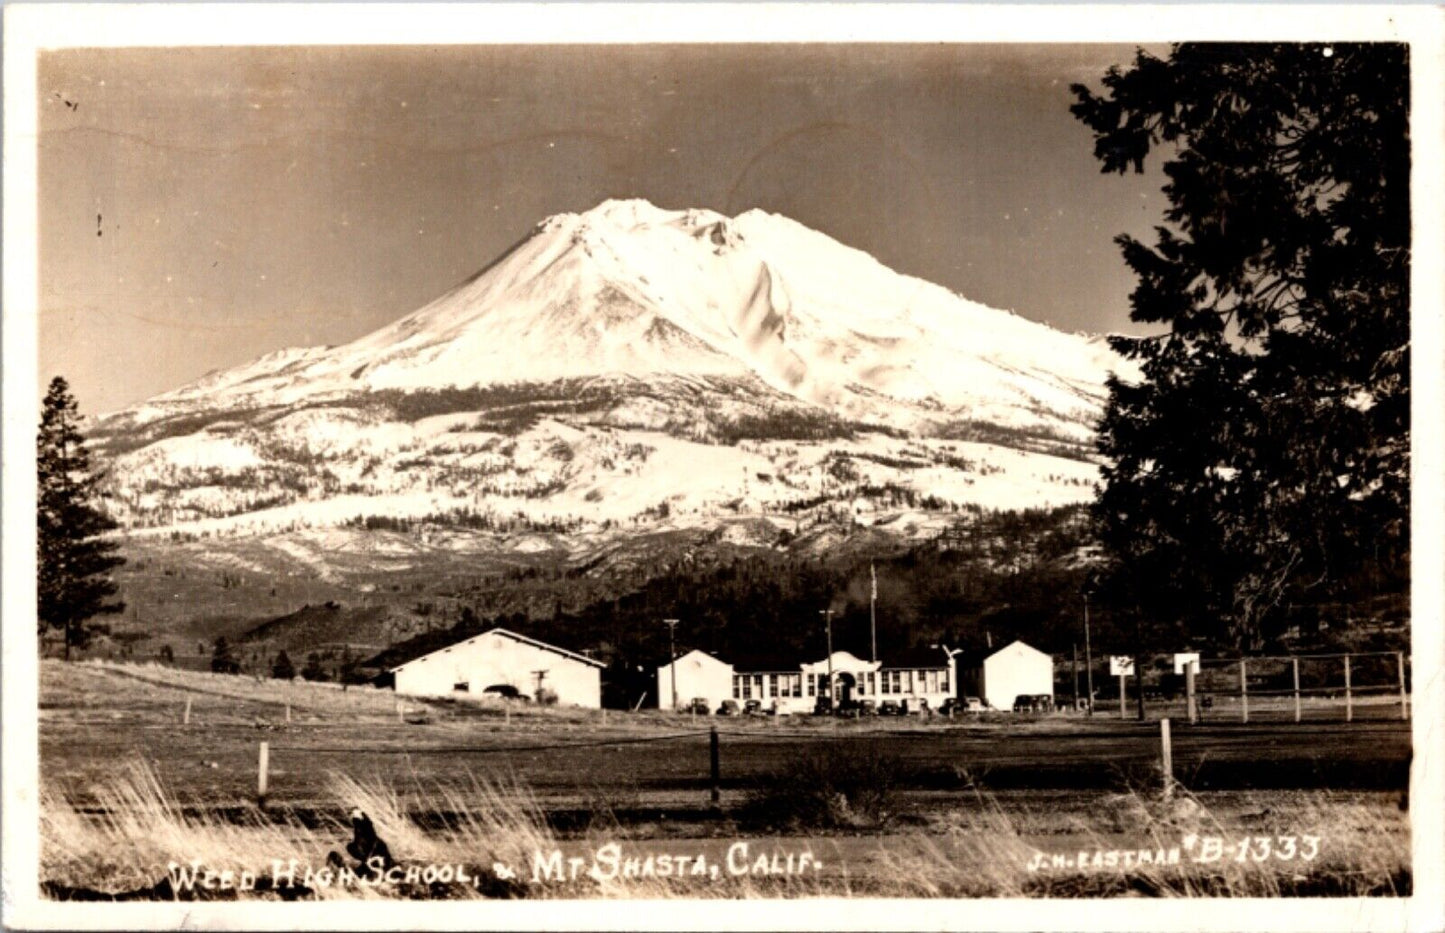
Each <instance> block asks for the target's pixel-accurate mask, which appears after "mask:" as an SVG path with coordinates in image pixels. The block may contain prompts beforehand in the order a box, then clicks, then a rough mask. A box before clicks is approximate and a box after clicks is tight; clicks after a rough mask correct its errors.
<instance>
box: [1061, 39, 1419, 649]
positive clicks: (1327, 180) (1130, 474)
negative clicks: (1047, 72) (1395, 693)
mask: <svg viewBox="0 0 1445 933" xmlns="http://www.w3.org/2000/svg"><path fill="white" fill-rule="evenodd" d="M1407 51H1408V50H1407V48H1406V47H1405V46H1403V45H1398V44H1388V43H1369V44H1335V45H1332V46H1324V45H1306V44H1289V45H1264V44H1249V45H1224V44H1200V45H1194V44H1184V45H1177V46H1175V47H1174V48H1173V49H1172V51H1171V54H1170V55H1169V56H1168V57H1167V58H1163V59H1160V58H1155V57H1154V56H1152V55H1149V54H1148V53H1145V52H1143V51H1141V52H1139V53H1138V54H1137V56H1136V59H1135V61H1134V64H1133V66H1132V67H1131V68H1130V69H1128V70H1126V71H1121V70H1119V69H1111V70H1110V71H1109V73H1108V74H1107V75H1105V76H1104V79H1103V85H1104V88H1105V93H1104V94H1103V95H1102V96H1096V95H1094V94H1093V93H1092V92H1091V91H1090V90H1089V89H1088V88H1086V87H1083V86H1080V85H1076V86H1075V87H1074V89H1073V90H1074V92H1075V96H1076V97H1077V103H1076V104H1075V105H1074V107H1073V108H1072V112H1073V113H1074V115H1075V116H1076V117H1078V118H1079V119H1080V120H1082V121H1083V122H1084V123H1085V124H1087V125H1088V126H1089V127H1090V128H1091V129H1092V130H1093V132H1094V137H1095V150H1094V151H1095V155H1096V157H1097V158H1098V159H1099V160H1100V161H1101V162H1102V165H1103V170H1104V171H1105V172H1119V173H1123V172H1125V171H1127V170H1128V169H1129V168H1130V167H1132V168H1133V169H1134V170H1135V171H1141V170H1142V169H1143V165H1144V161H1145V159H1146V158H1147V157H1148V156H1149V154H1150V152H1151V150H1153V149H1154V148H1155V147H1158V146H1161V145H1165V146H1167V147H1168V151H1170V152H1172V153H1173V158H1172V160H1170V161H1167V162H1166V163H1165V165H1164V172H1165V175H1166V176H1167V177H1168V180H1169V181H1168V184H1167V185H1166V187H1165V189H1164V192H1165V194H1166V196H1167V197H1168V199H1169V205H1170V206H1169V208H1168V210H1167V211H1166V212H1165V215H1164V220H1165V223H1164V224H1162V225H1161V226H1159V227H1158V228H1156V241H1155V243H1154V245H1153V246H1148V245H1146V244H1144V243H1142V242H1140V241H1138V240H1135V239H1133V238H1131V237H1127V236H1122V237H1120V238H1119V239H1118V242H1119V244H1120V245H1121V247H1122V250H1123V254H1124V258H1125V261H1126V262H1127V263H1128V265H1129V266H1130V268H1131V269H1133V271H1134V272H1135V273H1136V275H1137V276H1138V285H1137V287H1136V288H1135V290H1134V292H1133V295H1132V296H1131V315H1130V316H1131V318H1132V319H1133V320H1134V321H1136V322H1140V323H1145V324H1152V325H1158V326H1159V327H1160V332H1159V333H1157V334H1156V335H1154V336H1148V337H1133V338H1124V337H1119V338H1114V339H1113V340H1112V341H1111V342H1112V343H1113V346H1114V347H1115V349H1116V350H1119V351H1120V352H1122V353H1123V354H1124V355H1125V356H1127V357H1129V358H1130V359H1132V360H1134V361H1135V362H1136V363H1137V364H1138V366H1139V368H1140V370H1141V372H1142V379H1141V380H1139V381H1138V382H1136V383H1131V382H1126V381H1121V380H1117V379H1116V380H1113V381H1112V382H1111V384H1110V397H1109V402H1108V407H1107V411H1106V414H1105V417H1104V419H1103V422H1102V424H1101V426H1100V432H1099V449H1100V452H1101V453H1102V454H1103V455H1104V457H1105V458H1106V463H1107V466H1106V467H1105V468H1104V471H1103V478H1104V484H1103V489H1102V492H1101V495H1100V498H1099V501H1098V504H1097V508H1096V510H1095V514H1096V518H1097V521H1098V527H1099V533H1100V536H1101V539H1102V541H1103V543H1104V545H1105V547H1106V549H1107V551H1108V553H1109V556H1110V558H1111V566H1110V573H1109V574H1108V579H1107V583H1106V587H1105V589H1106V592H1107V593H1108V594H1110V595H1111V596H1112V598H1113V599H1114V600H1115V601H1116V602H1120V603H1124V604H1128V605H1130V606H1132V607H1135V608H1136V609H1137V610H1138V611H1139V612H1140V613H1141V614H1143V615H1145V616H1147V617H1148V618H1150V619H1152V620H1157V621H1166V622H1167V621H1175V622H1180V623H1182V624H1184V625H1186V626H1187V627H1188V628H1190V629H1192V630H1193V631H1195V632H1198V633H1201V634H1206V635H1209V636H1212V637H1214V638H1216V639H1218V640H1219V641H1224V642H1233V643H1234V644H1235V645H1237V646H1239V647H1241V648H1258V647H1260V646H1261V645H1262V644H1263V642H1264V640H1265V639H1267V638H1268V637H1269V636H1270V634H1271V633H1272V632H1273V631H1275V630H1276V629H1277V628H1278V627H1279V626H1280V624H1281V621H1282V618H1283V614H1284V611H1285V609H1286V607H1287V606H1288V605H1289V604H1292V603H1293V604H1300V603H1308V602H1309V601H1311V600H1313V601H1315V602H1317V603H1323V602H1326V601H1330V600H1342V599H1350V598H1352V596H1354V595H1356V594H1359V593H1361V592H1365V593H1368V592H1369V591H1370V590H1371V588H1373V587H1376V586H1377V585H1384V586H1386V587H1388V586H1403V585H1405V584H1404V581H1406V580H1407V579H1408V578H1407V573H1408V547H1409V542H1408V531H1409V511H1408V509H1409V501H1408V499H1409V447H1410V441H1409V408H1410V397H1409V340H1410V334H1409V323H1410V322H1409V272H1410V269H1409V267H1410V253H1409V246H1410V240H1409V236H1410V230H1409V220H1410V216H1409V203H1410V198H1409V183H1410V148H1409V131H1408V112H1409V101H1408V91H1409V69H1408V56H1407Z"/></svg>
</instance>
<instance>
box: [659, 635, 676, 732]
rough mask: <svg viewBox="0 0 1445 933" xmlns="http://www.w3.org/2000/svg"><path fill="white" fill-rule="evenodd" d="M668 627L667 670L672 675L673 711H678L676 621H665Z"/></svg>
mask: <svg viewBox="0 0 1445 933" xmlns="http://www.w3.org/2000/svg"><path fill="white" fill-rule="evenodd" d="M662 622H663V624H664V625H666V626H667V657H668V661H667V670H668V673H670V674H671V675H672V709H673V712H676V711H677V641H676V639H675V638H674V637H673V636H674V634H675V633H676V632H677V620H676V619H663V620H662Z"/></svg>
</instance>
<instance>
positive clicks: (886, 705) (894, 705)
mask: <svg viewBox="0 0 1445 933" xmlns="http://www.w3.org/2000/svg"><path fill="white" fill-rule="evenodd" d="M878 715H879V716H902V715H905V714H904V711H903V707H901V706H899V705H898V701H897V700H884V701H883V702H882V703H879V704H878Z"/></svg>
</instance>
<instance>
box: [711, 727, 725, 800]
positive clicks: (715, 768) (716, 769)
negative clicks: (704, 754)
mask: <svg viewBox="0 0 1445 933" xmlns="http://www.w3.org/2000/svg"><path fill="white" fill-rule="evenodd" d="M708 746H709V748H708V751H709V753H710V755H709V757H710V758H711V761H710V765H711V768H710V772H711V774H710V776H711V778H712V791H711V794H710V796H711V798H712V805H713V806H714V807H716V806H717V805H718V803H719V802H720V801H721V799H722V793H721V791H720V790H719V788H718V783H719V781H721V779H722V767H721V762H720V760H719V756H718V745H717V726H713V727H712V729H711V731H710V732H709V733H708Z"/></svg>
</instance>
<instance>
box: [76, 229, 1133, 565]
mask: <svg viewBox="0 0 1445 933" xmlns="http://www.w3.org/2000/svg"><path fill="white" fill-rule="evenodd" d="M1117 363H1118V361H1117V360H1116V359H1115V358H1114V357H1113V355H1112V352H1111V351H1110V350H1108V349H1107V347H1106V346H1105V345H1104V344H1103V342H1102V341H1100V340H1097V339H1091V338H1086V337H1082V336H1077V335H1072V334H1064V333H1061V332H1058V331H1054V330H1052V329H1050V328H1048V327H1046V326H1044V325H1041V324H1037V323H1034V322H1032V321H1028V320H1026V319H1024V318H1021V317H1018V316H1016V315H1013V314H1010V313H1008V312H1004V311H998V310H994V309H991V308H986V307H984V306H981V305H978V304H975V303H973V302H969V301H967V300H965V299H963V298H960V297H958V296H955V295H952V294H950V293H949V292H947V291H946V290H944V289H942V288H939V287H937V286H934V285H930V284H928V283H926V282H922V281H920V280H917V279H911V278H908V277H906V276H902V275H899V274H897V273H895V272H893V271H891V270H889V269H887V268H885V267H883V266H882V265H880V264H879V263H877V262H876V261H875V260H873V259H872V258H871V257H869V256H867V255H866V254H863V253H860V252H858V251H856V250H852V249H849V248H848V247H846V246H843V245H842V244H839V243H836V242H835V241H833V240H831V239H829V238H828V237H826V236H824V235H822V234H820V233H817V232H815V231H811V230H809V229H807V228H806V227H803V226H802V225H800V224H797V223H795V222H793V221H790V220H787V219H786V218H782V217H777V216H774V215H769V214H765V213H762V212H758V211H752V212H748V213H745V214H743V215H740V216H738V217H736V218H727V217H723V216H721V215H718V214H715V213H713V212H710V211H697V210H692V211H666V210H662V209H660V208H656V207H654V206H652V205H650V204H648V203H646V202H641V201H622V202H606V203H604V204H602V205H600V206H599V207H598V208H596V209H595V210H593V211H589V212H587V213H585V214H567V215H559V216H557V217H552V218H549V219H548V220H546V221H544V222H543V223H542V224H540V225H539V226H538V228H537V229H536V230H535V231H534V233H533V234H532V235H531V236H530V237H528V238H527V239H525V240H524V241H523V242H522V243H521V244H519V245H518V246H517V247H516V248H514V249H513V250H512V251H511V252H510V253H508V254H507V255H505V256H503V257H501V258H500V259H499V260H497V261H496V262H494V263H492V264H491V265H489V266H487V267H486V268H484V270H483V271H482V272H480V273H478V274H477V275H476V276H474V277H473V278H472V279H470V280H468V281H467V282H464V283H462V284H461V285H459V286H457V287H456V288H454V289H452V290H451V291H449V292H448V293H446V294H445V295H443V296H441V297H440V298H438V299H437V300H436V301H434V302H432V303H430V304H429V305H427V306H426V307H424V308H421V309H420V310H418V311H416V312H414V313H412V314H409V315H407V316H405V317H403V318H401V319H399V320H398V321H396V322H395V323H393V324H391V325H388V326H386V327H383V328H381V329H380V330H378V331H376V332H374V333H372V334H369V335H367V336H365V337H362V338H360V339H359V340H356V341H354V342H352V343H350V344H346V345H344V346H340V347H320V348H310V349H288V350H281V351H277V352H275V353H272V354H270V355H268V356H265V357H262V358H261V359H258V360H256V361H253V362H252V363H249V364H246V365H243V366H240V367H237V368H236V369H233V370H229V371H225V372H219V373H213V374H211V375H209V376H207V377H205V378H203V379H201V380H199V381H197V382H196V383H193V384H191V385H189V386H185V387H182V388H180V389H177V390H175V391H173V392H169V393H166V394H165V395H162V396H159V397H157V398H154V399H152V400H150V401H148V402H146V403H144V404H142V405H139V406H136V407H134V408H132V409H129V410H127V411H123V412H119V413H116V414H113V415H110V416H107V417H105V418H102V419H100V420H99V421H98V422H97V423H96V424H95V425H94V426H93V430H92V431H91V434H90V436H91V438H92V440H93V443H94V445H95V448H96V451H97V454H98V455H99V456H100V457H101V458H102V459H103V460H104V461H105V463H106V465H107V467H108V468H109V471H110V473H109V475H110V477H111V481H110V486H109V489H108V492H109V494H110V506H111V509H112V511H113V513H114V514H115V515H116V517H117V518H118V519H119V520H120V521H121V522H122V524H123V525H124V526H125V527H126V528H127V529H128V530H129V531H130V532H131V533H132V534H133V535H135V536H138V537H154V536H157V535H161V536H166V537H170V538H181V539H186V538H192V537H215V536H220V537H236V536H243V537H244V536H267V537H269V536H277V535H283V534H286V533H288V532H295V531H302V530H305V529H322V528H336V527H340V526H345V525H348V524H355V525H357V526H359V527H367V528H374V527H380V526H381V525H384V523H385V522H388V521H416V520H427V521H429V522H431V523H432V524H434V525H439V526H450V527H456V528H467V529H472V530H478V531H484V532H488V533H494V534H495V535H496V536H497V537H498V539H499V540H497V541H496V542H494V543H495V546H497V547H499V548H507V547H513V548H522V549H525V548H527V547H532V546H541V545H539V544H537V543H536V542H535V541H532V540H531V538H532V537H534V536H548V535H554V536H555V535H568V536H570V535H574V534H576V533H579V532H603V533H605V532H610V531H611V532H615V531H626V532H633V531H636V530H639V529H668V528H709V529H711V528H716V527H718V526H720V525H721V524H724V523H725V522H727V521H729V520H731V519H736V518H742V519H754V518H756V519H762V520H765V521H771V522H774V523H775V524H776V525H777V527H778V528H779V529H786V530H787V531H788V532H789V533H791V534H799V533H802V528H801V527H800V526H811V525H836V524H838V523H840V522H842V523H845V524H856V523H862V524H886V523H889V522H897V520H898V519H899V518H900V517H901V516H906V515H908V514H910V513H920V514H921V513H931V514H940V513H951V512H954V511H956V510H957V509H958V508H960V507H963V506H966V505H980V506H985V507H989V508H1011V507H1018V508H1022V507H1035V506H1047V505H1059V504H1064V503H1068V502H1078V501H1082V500H1084V499H1086V498H1087V497H1088V496H1089V495H1090V492H1091V488H1092V484H1093V482H1094V479H1095V476H1096V468H1095V465H1094V463H1093V462H1092V457H1091V452H1090V448H1089V442H1090V438H1091V436H1092V425H1093V421H1094V419H1095V418H1096V417H1097V415H1098V413H1099V410H1100V405H1101V404H1102V400H1103V397H1104V380H1105V378H1106V376H1107V374H1108V372H1109V371H1110V369H1111V367H1114V366H1116V365H1117ZM907 524H908V522H907V521H905V522H903V523H901V524H896V525H895V527H896V528H897V529H902V528H904V527H905V526H906V525H907ZM913 524H914V526H915V528H916V529H919V530H920V533H921V534H922V536H924V537H926V536H927V534H931V533H936V531H937V530H938V528H939V527H940V526H939V524H938V523H937V522H924V523H923V525H919V524H918V523H917V522H914V523H913ZM517 536H521V537H522V538H523V539H525V540H517V541H513V542H511V543H510V544H508V543H506V542H505V541H503V540H501V539H505V538H515V537H517Z"/></svg>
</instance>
